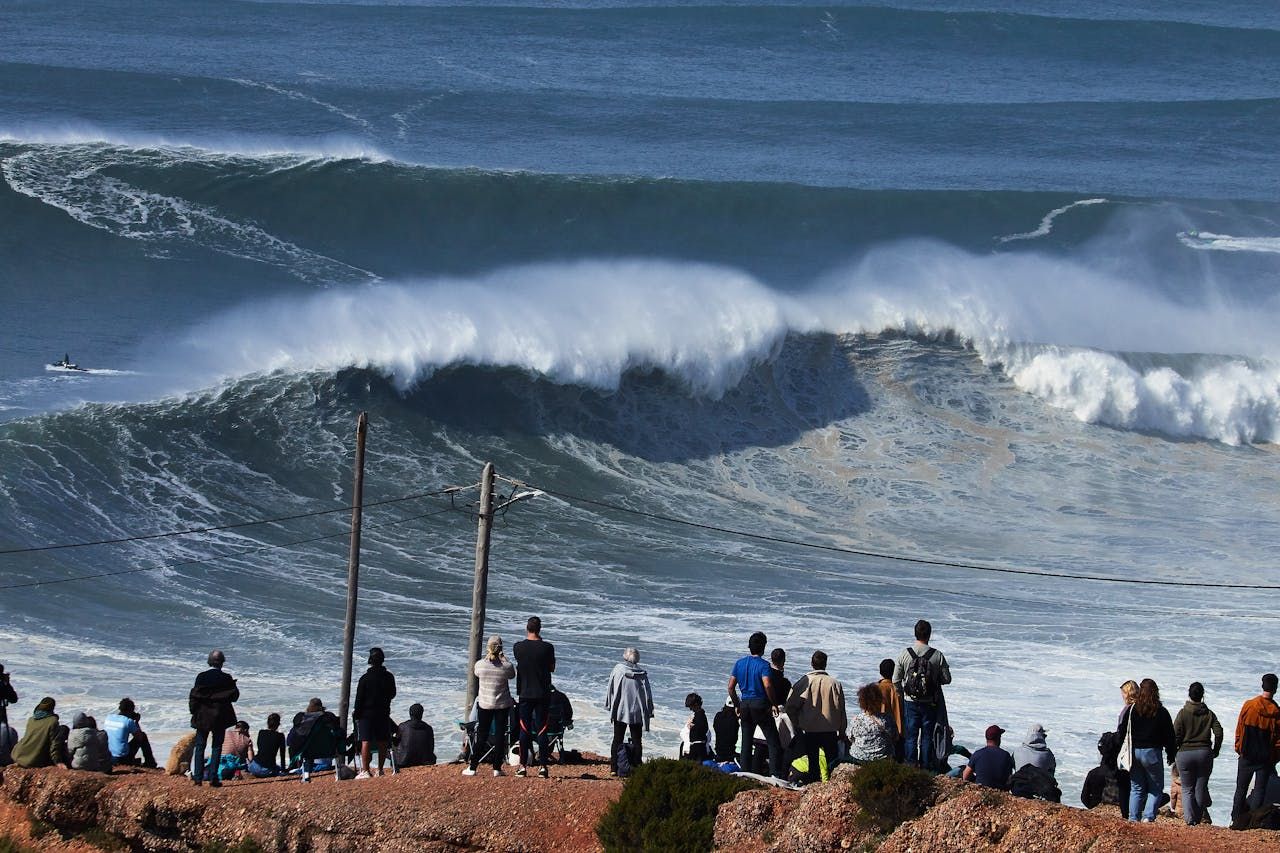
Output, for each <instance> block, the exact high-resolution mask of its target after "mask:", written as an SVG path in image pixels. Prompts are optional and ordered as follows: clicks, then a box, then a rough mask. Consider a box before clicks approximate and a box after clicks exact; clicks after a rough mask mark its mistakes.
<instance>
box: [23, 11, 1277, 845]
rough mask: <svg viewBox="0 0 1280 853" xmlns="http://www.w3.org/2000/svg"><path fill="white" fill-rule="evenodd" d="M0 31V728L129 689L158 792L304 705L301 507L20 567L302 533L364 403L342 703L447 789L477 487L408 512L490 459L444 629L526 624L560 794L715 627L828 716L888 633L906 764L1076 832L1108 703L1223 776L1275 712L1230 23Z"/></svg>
mask: <svg viewBox="0 0 1280 853" xmlns="http://www.w3.org/2000/svg"><path fill="white" fill-rule="evenodd" d="M3 17H4V21H5V25H4V26H3V27H0V300H2V301H0V308H2V310H0V551H19V553H8V554H0V578H3V580H4V583H3V584H0V587H7V588H4V589H3V590H2V591H0V662H3V663H4V664H5V666H6V667H7V668H8V669H9V670H10V671H11V672H12V673H13V683H14V686H15V687H16V689H17V690H18V692H19V694H20V695H21V697H22V701H21V702H20V703H19V707H18V708H16V709H14V711H16V712H17V713H15V714H14V716H16V717H18V718H19V721H20V720H21V719H23V718H25V716H26V715H27V713H28V712H29V710H30V708H31V707H33V706H34V703H35V701H36V700H37V699H38V698H39V697H40V696H41V695H43V694H46V693H47V694H50V695H53V696H55V697H57V698H58V700H59V703H60V707H61V709H62V710H64V711H65V712H66V713H68V714H69V713H71V712H73V711H75V710H79V709H82V708H83V709H85V710H88V711H89V712H90V713H94V714H96V715H97V716H98V717H99V719H101V717H102V715H104V714H106V713H108V712H109V711H110V710H111V709H112V708H113V707H114V705H115V703H116V702H117V701H118V700H119V698H120V697H121V696H122V695H125V694H128V695H130V696H131V697H132V698H134V699H135V700H136V701H137V702H138V705H139V709H140V710H141V712H142V713H143V723H144V727H146V728H148V729H149V730H150V731H151V732H152V735H153V738H154V739H155V740H156V741H158V742H160V743H161V744H164V745H165V746H166V748H167V745H168V744H169V743H171V742H172V741H173V740H174V739H175V738H176V736H177V735H178V734H179V733H180V732H181V731H182V730H183V729H184V728H185V726H186V723H187V719H186V706H185V702H184V699H185V694H186V691H187V690H188V688H189V686H190V682H191V679H192V677H193V675H194V674H195V672H197V671H198V670H199V669H201V668H203V662H204V658H205V655H206V654H207V652H208V651H209V649H211V648H214V647H220V648H222V649H224V650H225V651H226V654H227V659H228V664H227V668H228V670H229V671H230V672H232V673H233V674H234V675H235V676H236V677H237V678H238V679H239V683H240V687H241V692H242V700H241V702H240V703H239V704H238V706H237V707H238V710H239V713H240V715H241V717H242V718H244V719H246V720H248V721H249V722H250V724H251V725H252V726H253V727H254V728H255V729H256V728H257V727H259V726H260V725H262V722H263V720H264V718H265V716H266V714H267V713H269V712H271V711H279V712H281V713H282V714H284V715H285V716H286V718H287V717H288V716H290V715H291V714H292V713H293V712H294V711H296V710H301V708H302V707H303V706H304V705H305V704H306V702H307V700H308V699H309V698H310V697H311V696H312V695H318V696H320V697H321V698H322V699H323V700H324V701H325V702H326V704H328V705H329V706H330V707H331V708H332V707H336V705H337V700H338V691H339V682H340V672H341V661H340V653H341V644H342V625H343V615H344V602H345V595H346V587H345V584H346V559H347V557H346V555H347V551H346V549H347V543H346V540H345V538H344V530H345V525H346V523H347V520H348V516H347V514H346V513H343V512H341V511H337V512H332V513H328V514H324V515H307V516H306V517H303V518H295V519H293V520H289V521H279V522H273V523H268V524H258V525H251V526H242V527H231V528H228V529H222V530H216V531H210V532H206V533H200V534H189V535H180V536H171V537H164V538H150V539H143V540H135V541H129V542H121V543H116V544H105V545H96V546H88V547H82V548H70V549H61V550H30V549H34V548H40V547H43V546H47V545H59V544H72V543H84V542H94V541H98V540H115V539H130V538H133V537H138V536H145V535H148V534H155V533H165V532H172V531H181V530H188V529H194V528H200V529H205V528H211V527H219V528H222V527H226V526H228V525H236V524H240V523H242V522H252V521H260V520H263V519H275V518H280V517H285V516H296V515H306V514H309V513H313V512H319V511H323V510H340V509H341V508H342V507H344V506H348V505H349V504H350V501H351V478H352V472H351V469H352V458H353V452H354V428H355V420H356V416H357V414H358V413H359V412H361V411H367V412H368V413H369V418H370V429H369V450H368V462H367V469H366V500H368V501H370V502H371V503H377V505H372V506H370V508H369V509H368V510H367V511H366V513H365V522H366V530H365V532H364V547H363V553H362V573H361V589H360V605H359V624H358V635H357V641H356V642H357V650H358V654H359V657H358V659H357V671H360V670H361V669H362V667H361V666H360V665H359V664H360V661H362V660H363V650H365V649H367V648H368V647H369V646H372V645H379V646H381V647H383V648H384V649H385V650H386V653H387V660H388V666H389V668H390V669H391V670H392V671H393V672H394V673H395V674H396V676H397V678H398V680H399V684H400V695H399V697H398V698H397V700H396V708H395V710H396V713H397V714H399V715H404V714H405V708H406V707H407V706H408V705H409V704H410V703H411V702H414V701H419V702H422V704H423V705H425V706H426V708H427V720H428V721H429V722H431V723H432V724H433V725H434V726H435V727H436V732H437V738H438V740H439V741H440V748H439V749H438V752H439V753H440V754H441V755H442V756H443V757H448V756H451V755H452V754H453V752H454V750H455V748H456V743H457V741H456V725H455V722H454V721H455V720H456V719H457V718H458V717H459V716H460V714H461V706H462V701H463V686H464V685H463V673H464V667H465V657H466V652H465V649H466V638H467V632H468V625H469V621H468V620H469V611H470V600H471V596H470V593H471V587H472V561H473V555H474V541H475V526H476V525H475V519H474V512H475V507H474V502H475V500H476V493H475V491H474V489H470V490H467V491H463V492H460V493H457V494H456V495H454V496H453V497H447V496H439V495H428V496H424V497H412V496H415V495H424V494H427V493H433V492H436V491H438V490H439V489H441V488H442V487H445V486H450V485H456V486H464V487H470V486H472V485H473V484H475V483H476V482H477V481H478V480H479V478H480V470H481V468H482V466H483V464H484V463H485V462H486V461H492V462H493V463H494V464H495V465H496V467H497V470H498V473H499V474H500V475H502V476H504V477H506V478H509V479H510V480H514V481H518V482H520V483H527V484H530V486H532V487H534V488H539V489H543V490H546V492H548V493H547V494H542V495H540V496H537V497H534V498H531V499H527V500H522V501H520V502H519V503H516V504H514V505H512V506H510V507H508V508H507V509H506V510H505V511H504V512H503V513H501V514H500V515H499V517H498V519H497V520H496V524H495V528H494V533H493V554H492V577H491V580H490V588H489V589H490V595H489V611H488V625H487V629H488V631H487V632H488V633H499V634H501V635H502V636H503V637H504V638H506V640H507V642H508V644H510V643H511V642H513V641H514V640H515V639H517V638H518V637H519V636H520V635H521V634H522V628H523V624H524V621H525V619H526V618H527V617H528V616H529V615H532V614H538V615H540V616H541V617H542V619H543V623H544V625H545V636H546V638H547V639H548V640H550V641H552V642H553V643H555V644H556V648H557V651H558V657H559V666H558V668H557V671H556V682H557V684H558V685H559V686H560V687H561V688H562V689H563V690H564V691H565V692H566V693H567V694H568V695H569V696H570V697H571V699H572V700H573V701H574V704H575V707H576V719H577V723H576V726H575V728H574V730H573V731H572V732H571V733H570V736H569V738H568V742H567V745H568V746H569V747H571V748H579V749H592V750H598V751H602V750H603V749H604V748H605V747H606V745H607V742H608V737H609V731H608V721H607V718H606V716H605V713H604V711H603V710H602V707H601V703H602V699H603V696H604V691H605V684H606V681H607V678H608V673H609V670H610V668H611V667H612V666H613V664H614V663H615V662H617V661H618V660H619V659H620V657H621V652H622V649H623V648H624V647H627V646H636V647H637V648H639V649H640V653H641V663H642V664H643V665H644V666H646V667H647V668H648V669H649V671H650V675H651V680H652V683H653V685H654V688H655V691H656V697H657V701H658V706H659V708H658V713H657V716H656V718H655V720H654V723H653V732H652V733H651V734H650V735H649V736H648V740H647V741H646V746H647V751H648V754H649V755H651V756H652V755H659V754H672V753H673V752H674V750H675V745H676V742H677V737H678V731H679V728H680V727H681V726H682V725H683V723H684V721H685V719H686V712H685V711H684V708H683V701H684V697H685V695H686V694H687V693H690V692H694V691H696V692H698V693H700V694H701V695H702V696H703V697H704V699H705V701H706V703H707V706H708V707H709V708H712V709H714V708H716V707H718V705H719V703H720V702H721V701H722V697H723V695H724V687H725V683H726V681H727V678H728V673H729V669H730V667H731V665H732V662H733V661H734V660H735V659H736V658H737V657H738V656H740V655H742V654H745V648H746V638H747V636H748V634H750V633H751V632H752V631H754V630H764V631H765V632H767V633H768V635H769V638H770V646H771V647H772V646H779V647H783V648H786V649H787V650H788V652H789V666H788V674H789V675H790V676H791V677H792V678H796V677H798V675H799V674H803V672H805V671H806V670H807V662H808V659H809V656H810V654H811V653H812V651H813V650H814V649H816V648H822V649H824V650H825V651H827V652H828V654H829V655H830V659H831V662H830V669H831V671H832V672H833V674H835V675H836V676H837V677H839V678H840V679H841V680H842V681H843V683H844V685H845V688H846V691H847V693H848V695H849V696H850V699H851V700H852V696H853V694H854V693H855V692H856V688H857V686H859V685H860V684H862V683H865V682H867V681H870V680H874V678H875V677H876V673H877V666H878V663H879V661H880V660H881V659H882V658H884V657H892V656H896V655H897V653H898V652H899V651H900V650H901V649H902V648H903V647H904V646H905V645H907V644H908V643H909V642H910V640H911V630H912V626H913V624H914V623H915V621H916V620H917V619H919V618H926V619H929V620H930V621H932V623H933V625H934V631H935V644H936V645H937V646H939V647H940V648H941V649H943V651H944V652H945V653H946V655H947V657H948V658H949V660H950V663H951V667H952V671H953V676H954V683H953V684H952V685H951V686H950V688H949V689H948V694H947V695H948V705H949V709H950V714H951V719H952V722H953V726H954V728H955V732H956V740H957V742H958V743H961V744H964V745H967V746H969V747H971V748H974V747H977V746H980V745H981V743H980V740H981V733H982V731H983V730H984V729H985V728H986V726H987V725H989V724H991V723H997V724H999V725H1001V726H1003V727H1004V728H1006V729H1008V730H1009V732H1010V734H1009V735H1008V736H1007V737H1006V746H1012V745H1013V744H1014V743H1015V742H1016V741H1018V740H1020V739H1021V736H1022V734H1023V733H1025V732H1026V731H1027V730H1028V729H1030V728H1031V727H1032V726H1033V725H1035V724H1043V725H1044V726H1045V728H1046V729H1047V730H1048V732H1049V735H1048V742H1049V745H1050V746H1051V747H1052V748H1053V749H1054V750H1055V752H1056V753H1057V756H1058V765H1059V770H1058V779H1059V782H1060V784H1061V787H1062V789H1063V798H1064V801H1066V802H1071V803H1077V802H1078V797H1079V792H1080V785H1081V781H1082V779H1083V777H1084V774H1085V773H1086V772H1087V771H1088V769H1089V768H1090V767H1092V766H1093V765H1094V764H1096V758H1097V752H1096V748H1095V744H1096V742H1097V738H1098V736H1099V735H1100V734H1101V733H1102V732H1104V731H1107V730H1109V729H1111V728H1114V726H1115V719H1116V715H1117V713H1118V712H1119V710H1120V698H1119V692H1118V690H1117V687H1118V685H1119V684H1120V683H1121V682H1122V681H1124V680H1126V679H1128V678H1135V679H1141V678H1143V677H1152V678H1155V679H1156V680H1157V681H1158V683H1159V684H1160V686H1161V688H1162V690H1163V695H1164V699H1165V703H1166V705H1168V706H1169V708H1170V709H1171V711H1174V712H1176V710H1177V709H1178V708H1179V707H1180V706H1181V704H1182V701H1183V697H1184V696H1185V690H1186V687H1187V685H1188V683H1190V682H1191V681H1193V680H1199V681H1201V682H1203V683H1204V685H1205V688H1206V699H1207V702H1208V703H1209V705H1210V707H1212V708H1214V709H1215V711H1216V712H1217V713H1218V715H1219V717H1220V718H1221V719H1222V721H1223V724H1224V726H1226V727H1227V730H1228V737H1230V732H1231V731H1232V729H1233V727H1234V723H1235V716H1236V711H1237V709H1238V708H1239V706H1240V704H1241V702H1243V701H1244V700H1245V699H1246V698H1248V697H1250V696H1252V695H1254V694H1255V693H1256V692H1257V687H1258V681H1259V676H1260V675H1261V674H1262V673H1263V672H1267V671H1275V670H1276V669H1278V668H1280V662H1278V661H1277V659H1276V656H1275V648H1274V644H1270V643H1268V642H1267V641H1266V639H1265V638H1266V637H1267V636H1274V632H1275V629H1276V619H1277V615H1276V614H1274V613H1271V611H1270V610H1268V608H1269V607H1273V606H1275V603H1276V601H1277V598H1276V595H1277V593H1276V585H1277V584H1280V575H1278V574H1277V571H1276V566H1275V553H1276V551H1277V547H1278V546H1280V503H1278V502H1277V498H1276V495H1277V494H1280V457H1278V456H1277V442H1280V344H1278V343H1277V342H1278V341H1280V338H1278V337H1277V335H1276V333H1275V329H1276V324H1277V321H1278V320H1280V296H1278V295H1277V294H1278V293H1280V288H1278V285H1280V266H1278V263H1280V154H1278V153H1277V149H1276V146H1275V140H1276V139H1277V138H1278V137H1280V6H1275V5H1271V4H1259V3H1253V2H1245V1H1244V0H1226V2H1221V3H1216V4H1211V5H1206V4H1202V3H1192V2H1186V0H1176V2H1158V3H1157V2H1154V0H1125V2H1116V1H1115V0H1112V2H1106V3H1103V2H1098V0H1082V2H1078V3H1073V4H1062V3H1053V2H1048V0H1026V2H1019V3H1016V4H1015V3H1012V2H1007V0H985V2H984V0H955V2H938V3H928V2H923V0H888V2H886V3H885V4H884V5H867V4H860V3H834V4H824V5H810V4H808V3H799V2H795V3H792V2H781V3H737V2H722V3H702V2H694V3H684V4H679V5H657V4H651V3H643V2H629V0H600V2H590V0H585V2H555V3H552V2H536V0H535V2H521V0H514V2H511V3H507V4H497V3H488V2H469V3H468V2H456V3H449V4H445V3H436V2H404V3H382V2H366V3H330V2H271V3H258V2H222V3H216V4H215V3H207V2H192V1H191V0H176V2H171V3H165V4H161V5H157V4H154V3H143V2H140V0H95V2H92V3H90V2H85V1H84V0H72V1H71V2H61V3H51V2H46V0H8V2H6V3H5V5H4V15H3ZM64 353H67V354H69V355H70V357H71V360H72V361H75V362H78V363H79V365H80V366H82V367H85V368H89V370H88V372H82V373H65V372H54V371H49V370H46V365H47V364H49V363H51V362H53V361H55V360H57V359H59V358H61V357H62V355H63V354H64ZM516 488H518V487H516V486H514V485H512V484H511V483H510V482H507V481H501V482H500V484H499V489H500V491H501V492H502V494H503V495H505V496H510V495H511V494H512V493H513V491H514V490H515V489H516ZM519 488H523V487H519ZM405 497H407V498H408V499H407V500H396V502H394V503H378V502H385V501H392V500H395V499H399V498H405ZM739 532H747V533H752V534H756V537H755V538H750V537H745V536H742V535H739ZM761 537H767V538H761ZM794 543H802V544H794ZM814 546H819V547H814ZM851 552H858V553H851ZM875 555H879V556H875ZM901 558H907V559H901ZM911 558H916V559H919V560H924V561H928V562H912V559H911ZM947 564H961V565H947ZM975 566H976V567H977V568H975ZM993 568H994V569H1018V570H1028V571H1030V572H1032V574H1009V573H1005V572H999V571H989V570H988V569H993ZM1060 575H1073V576H1080V575H1087V576H1091V577H1092V578H1101V580H1098V579H1082V578H1080V577H1070V578H1064V577H1060ZM88 576H93V577H88ZM69 579H70V580H69ZM1119 581H1126V582H1119ZM1127 581H1144V582H1155V581H1158V582H1181V583H1192V584H1203V585H1204V586H1198V587H1197V586H1168V585H1161V584H1156V583H1144V584H1134V583H1127ZM37 583H38V584H40V585H38V586H24V585H26V584H37ZM1214 584H1218V585H1221V584H1229V585H1239V586H1240V587H1248V586H1259V587H1264V588H1262V589H1249V588H1223V587H1221V586H1213V585H1214ZM1230 755H1231V750H1230V747H1229V746H1228V748H1227V749H1225V750H1224V753H1223V757H1222V758H1221V759H1220V760H1219V762H1218V767H1217V770H1216V773H1215V776H1214V783H1213V794H1214V798H1215V800H1217V802H1218V805H1217V806H1215V808H1214V809H1213V812H1212V813H1213V816H1214V819H1215V821H1217V822H1223V821H1224V820H1225V819H1226V818H1227V811H1228V806H1227V805H1226V804H1227V803H1229V801H1230V796H1231V784H1232V779H1233V772H1232V771H1233V770H1234V763H1233V762H1231V761H1230V760H1229V757H1230Z"/></svg>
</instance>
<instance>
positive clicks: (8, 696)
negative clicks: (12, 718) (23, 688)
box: [0, 664, 18, 725]
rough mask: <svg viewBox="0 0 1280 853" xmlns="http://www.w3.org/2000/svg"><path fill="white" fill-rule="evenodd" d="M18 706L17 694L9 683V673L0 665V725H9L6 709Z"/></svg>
mask: <svg viewBox="0 0 1280 853" xmlns="http://www.w3.org/2000/svg"><path fill="white" fill-rule="evenodd" d="M16 704H18V694H17V693H15V692H14V690H13V685H12V684H10V683H9V673H7V672H5V671H4V664H0V724H3V725H8V724H9V712H8V710H7V709H8V707H9V706H10V705H16Z"/></svg>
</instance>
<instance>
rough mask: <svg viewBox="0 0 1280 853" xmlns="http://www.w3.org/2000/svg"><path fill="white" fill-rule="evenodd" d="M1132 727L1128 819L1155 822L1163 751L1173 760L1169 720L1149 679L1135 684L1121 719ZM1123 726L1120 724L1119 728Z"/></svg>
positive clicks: (1167, 713) (1161, 779)
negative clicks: (1135, 687) (1136, 689)
mask: <svg viewBox="0 0 1280 853" xmlns="http://www.w3.org/2000/svg"><path fill="white" fill-rule="evenodd" d="M1121 722H1122V723H1126V724H1129V725H1132V726H1133V734H1132V741H1133V767H1131V768H1130V770H1129V820H1131V821H1140V820H1145V821H1147V822H1148V823H1150V822H1153V821H1155V819H1156V809H1158V808H1159V807H1160V795H1161V794H1163V793H1164V765H1165V762H1164V761H1163V760H1162V759H1161V756H1160V753H1161V751H1164V752H1165V753H1166V754H1167V755H1168V758H1169V761H1168V763H1169V764H1172V763H1173V760H1174V743H1173V720H1171V719H1170V718H1169V712H1168V710H1166V709H1165V707H1164V705H1162V704H1160V688H1159V687H1158V686H1157V685H1156V683H1155V682H1154V681H1152V680H1151V679H1150V678H1144V679H1142V683H1141V684H1139V685H1138V696H1137V698H1136V699H1134V701H1133V705H1131V706H1130V707H1129V709H1128V710H1127V711H1126V712H1125V717H1124V719H1122V721H1121ZM1123 730H1124V726H1123V725H1122V726H1121V731H1123Z"/></svg>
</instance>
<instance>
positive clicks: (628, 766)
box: [617, 743, 635, 776]
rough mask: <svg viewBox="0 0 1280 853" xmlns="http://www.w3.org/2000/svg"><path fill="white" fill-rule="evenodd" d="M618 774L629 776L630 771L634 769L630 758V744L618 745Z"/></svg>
mask: <svg viewBox="0 0 1280 853" xmlns="http://www.w3.org/2000/svg"><path fill="white" fill-rule="evenodd" d="M617 759H618V775H619V776H630V775H631V771H632V770H634V769H635V764H634V763H633V762H632V760H631V744H629V743H624V744H623V745H622V746H620V747H618V755H617Z"/></svg>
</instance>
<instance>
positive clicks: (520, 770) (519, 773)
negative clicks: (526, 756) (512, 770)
mask: <svg viewBox="0 0 1280 853" xmlns="http://www.w3.org/2000/svg"><path fill="white" fill-rule="evenodd" d="M516 775H517V776H528V775H529V771H528V770H525V769H524V765H521V766H519V767H517V768H516Z"/></svg>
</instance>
